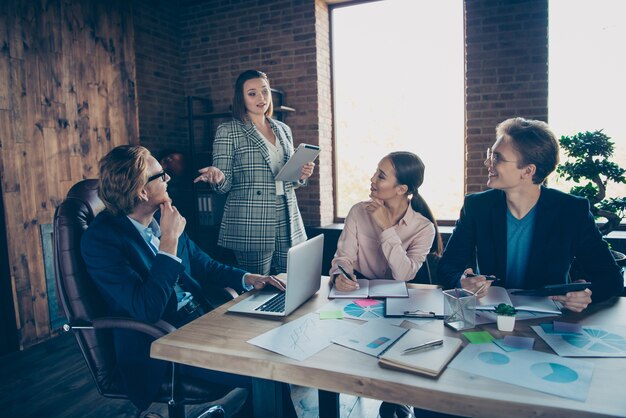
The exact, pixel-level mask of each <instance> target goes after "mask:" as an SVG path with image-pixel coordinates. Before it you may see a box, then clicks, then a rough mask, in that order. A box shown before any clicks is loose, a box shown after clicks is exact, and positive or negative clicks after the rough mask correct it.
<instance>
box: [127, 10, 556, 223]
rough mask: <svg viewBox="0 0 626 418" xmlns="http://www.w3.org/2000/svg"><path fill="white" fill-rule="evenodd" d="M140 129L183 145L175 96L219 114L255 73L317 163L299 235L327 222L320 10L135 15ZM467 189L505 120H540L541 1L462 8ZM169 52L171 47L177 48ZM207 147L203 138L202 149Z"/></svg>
mask: <svg viewBox="0 0 626 418" xmlns="http://www.w3.org/2000/svg"><path fill="white" fill-rule="evenodd" d="M134 9H135V11H136V16H135V32H136V35H135V36H136V43H137V47H136V49H137V83H138V96H139V125H140V134H141V141H142V143H143V144H145V145H147V146H149V147H154V148H160V147H162V146H163V145H164V144H166V143H168V144H178V143H180V144H182V143H185V141H186V140H187V138H186V125H185V121H184V119H183V118H184V116H185V115H186V109H185V104H184V95H195V96H200V97H205V98H207V99H209V102H210V105H209V106H208V108H206V109H204V110H207V111H215V112H219V111H225V110H227V109H228V107H229V105H230V103H231V100H232V88H233V84H234V80H235V78H236V77H237V75H238V74H239V73H240V72H241V71H244V70H246V69H250V68H256V69H260V70H262V71H265V72H266V73H267V74H268V76H269V77H270V81H271V83H272V86H273V87H275V88H279V89H281V90H283V91H285V93H286V98H285V104H287V105H288V106H291V107H294V108H296V110H297V111H296V113H295V114H289V115H288V116H287V118H286V122H287V123H288V124H289V125H290V126H291V128H292V130H293V132H294V140H295V143H296V144H298V143H301V142H307V143H311V144H318V145H320V146H321V147H322V149H323V152H322V154H321V155H320V158H319V159H318V161H317V163H318V165H317V168H316V171H315V174H314V176H313V177H312V178H311V181H310V185H309V187H307V188H303V189H301V190H299V191H298V200H299V203H300V208H301V211H302V214H303V217H304V220H305V224H306V225H307V226H319V225H326V224H329V223H331V222H332V221H333V214H334V206H333V184H332V179H333V174H332V171H333V169H332V167H333V147H332V106H331V105H332V99H331V89H330V78H331V76H330V72H331V69H330V48H329V44H330V41H329V21H328V20H329V12H328V6H327V5H326V2H325V1H324V0H298V1H285V0H268V1H263V2H261V1H258V2H257V1H249V0H248V1H246V0H231V1H227V0H212V1H209V0H207V1H193V2H191V1H190V2H182V3H180V6H179V8H178V9H177V8H176V7H174V6H172V5H170V3H169V2H165V1H160V2H158V3H154V4H153V3H151V2H148V1H147V0H140V1H139V2H138V3H135V7H134ZM465 9H466V10H465V15H466V26H465V31H466V63H467V65H466V68H467V73H466V102H467V106H466V145H465V152H466V155H467V162H466V185H465V191H466V192H467V193H471V192H476V191H480V190H484V188H485V182H486V181H485V179H486V170H485V168H484V167H483V159H484V152H485V149H486V148H487V147H488V146H489V145H491V144H492V143H493V141H494V139H495V138H494V132H495V127H496V125H497V124H498V123H499V122H501V121H502V120H504V119H506V118H508V117H512V116H523V117H527V118H537V119H542V120H547V97H548V87H547V77H548V65H547V58H548V41H547V36H548V34H547V32H548V29H547V24H548V5H547V0H520V1H515V2H511V1H506V0H467V1H466V2H465ZM177 41H180V42H179V43H177ZM200 140H201V141H208V140H209V139H208V138H204V139H200Z"/></svg>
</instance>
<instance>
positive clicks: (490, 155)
mask: <svg viewBox="0 0 626 418" xmlns="http://www.w3.org/2000/svg"><path fill="white" fill-rule="evenodd" d="M485 161H489V162H490V163H491V165H493V166H495V165H498V164H500V163H516V162H517V160H505V159H504V158H502V156H501V155H500V154H499V153H497V152H491V147H489V148H487V159H486V160H485Z"/></svg>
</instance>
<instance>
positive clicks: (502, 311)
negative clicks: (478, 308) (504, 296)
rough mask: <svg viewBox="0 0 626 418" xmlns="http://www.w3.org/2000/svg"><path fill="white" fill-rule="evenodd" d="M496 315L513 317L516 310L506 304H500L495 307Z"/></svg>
mask: <svg viewBox="0 0 626 418" xmlns="http://www.w3.org/2000/svg"><path fill="white" fill-rule="evenodd" d="M496 313H497V314H498V315H504V316H515V314H516V313H517V309H515V308H514V307H512V306H511V305H507V304H506V303H501V304H499V305H498V306H496Z"/></svg>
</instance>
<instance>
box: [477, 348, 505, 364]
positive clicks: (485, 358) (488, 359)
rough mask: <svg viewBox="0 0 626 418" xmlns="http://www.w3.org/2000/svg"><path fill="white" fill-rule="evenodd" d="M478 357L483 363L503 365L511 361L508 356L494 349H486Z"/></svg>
mask: <svg viewBox="0 0 626 418" xmlns="http://www.w3.org/2000/svg"><path fill="white" fill-rule="evenodd" d="M478 358H479V359H480V361H482V362H483V363H487V364H491V365H493V366H502V365H505V364H507V363H508V362H509V361H510V360H509V357H508V356H506V355H504V354H501V353H495V352H493V351H486V352H484V353H480V354H479V355H478Z"/></svg>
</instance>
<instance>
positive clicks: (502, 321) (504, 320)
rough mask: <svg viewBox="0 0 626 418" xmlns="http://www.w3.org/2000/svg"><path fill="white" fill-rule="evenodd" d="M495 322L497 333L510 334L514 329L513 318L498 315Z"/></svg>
mask: <svg viewBox="0 0 626 418" xmlns="http://www.w3.org/2000/svg"><path fill="white" fill-rule="evenodd" d="M497 321H498V330H499V331H505V332H511V331H513V328H515V317H514V316H507V315H498V317H497Z"/></svg>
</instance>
